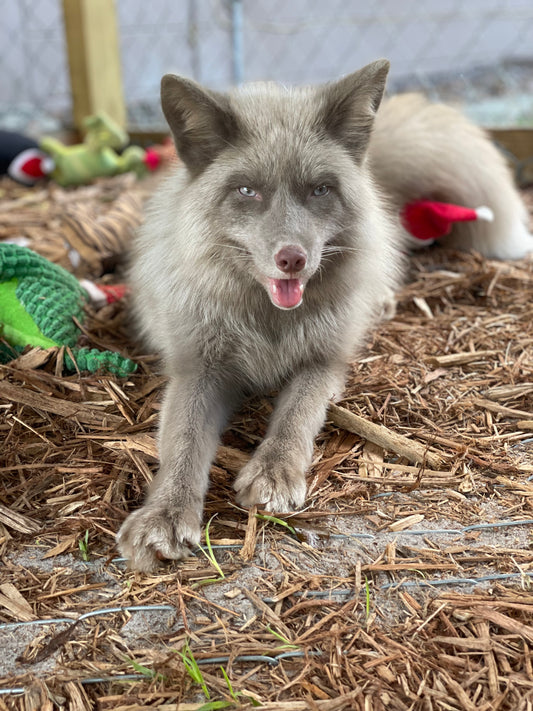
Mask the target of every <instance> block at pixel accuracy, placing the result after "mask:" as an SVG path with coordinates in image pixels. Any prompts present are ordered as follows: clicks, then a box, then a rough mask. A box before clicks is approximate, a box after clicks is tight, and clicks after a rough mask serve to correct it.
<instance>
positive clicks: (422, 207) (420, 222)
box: [400, 200, 494, 247]
mask: <svg viewBox="0 0 533 711" xmlns="http://www.w3.org/2000/svg"><path fill="white" fill-rule="evenodd" d="M400 217H401V221H402V224H403V226H404V227H405V229H406V230H407V231H408V232H409V234H410V235H411V236H412V237H414V240H413V246H416V247H423V246H427V245H430V244H433V242H434V241H435V240H436V239H438V238H439V237H444V236H445V235H447V234H449V233H450V232H451V230H452V227H453V225H454V223H455V222H472V221H473V220H486V221H487V222H492V221H493V220H494V213H493V212H492V210H491V209H490V207H485V206H482V207H478V208H475V209H473V208H470V207H463V206H462V205H452V204H451V203H447V202H436V201H434V200H416V201H415V202H410V203H408V204H407V205H406V206H405V207H404V209H403V210H402V212H401V215H400Z"/></svg>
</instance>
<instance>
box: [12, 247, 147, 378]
mask: <svg viewBox="0 0 533 711" xmlns="http://www.w3.org/2000/svg"><path fill="white" fill-rule="evenodd" d="M88 301H89V293H88V291H87V290H86V289H84V288H83V287H82V285H81V284H80V283H79V282H78V280H77V279H76V277H74V276H73V275H72V274H70V273H69V272H67V271H66V269H63V267H60V266H59V265H57V264H54V263H53V262H50V261H49V260H48V259H45V257H42V256H41V255H40V254H37V253H36V252H33V251H32V250H30V249H27V248H26V247H19V246H18V245H15V244H5V243H4V244H0V338H3V339H4V340H5V341H6V342H7V343H9V344H10V345H11V346H13V347H14V349H15V351H16V352H20V351H21V350H22V349H23V348H24V347H25V346H27V345H31V346H38V347H41V348H52V347H54V346H68V347H69V349H70V351H71V353H72V355H73V357H74V359H75V362H74V360H73V359H72V358H71V357H70V355H69V353H68V351H66V352H65V357H64V364H65V366H66V368H67V369H68V370H76V369H79V370H88V371H90V372H95V371H96V370H100V369H103V370H107V371H109V372H111V373H114V374H115V375H118V376H121V377H125V376H127V375H129V374H130V373H132V372H134V371H135V370H136V368H137V366H136V364H135V363H134V362H133V361H131V360H129V359H128V358H124V357H123V356H121V355H120V354H119V353H114V352H112V351H99V350H97V349H91V348H79V347H78V346H77V342H78V339H79V337H80V336H81V330H80V328H79V327H78V326H77V325H76V322H75V320H74V319H76V320H77V321H78V323H83V322H84V320H85V312H84V308H83V307H84V305H85V304H86V303H87V302H88ZM0 345H1V344H0ZM9 350H10V349H9V348H6V347H4V348H3V349H2V350H0V362H8V361H9V360H11V359H12V357H13V354H12V353H9Z"/></svg>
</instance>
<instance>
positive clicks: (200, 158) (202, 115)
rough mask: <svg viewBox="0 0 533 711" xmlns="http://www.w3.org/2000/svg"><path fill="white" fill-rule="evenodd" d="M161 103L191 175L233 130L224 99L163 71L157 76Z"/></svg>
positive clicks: (207, 163)
mask: <svg viewBox="0 0 533 711" xmlns="http://www.w3.org/2000/svg"><path fill="white" fill-rule="evenodd" d="M161 106H162V108H163V113H164V114H165V118H166V120H167V122H168V125H169V126H170V130H171V131H172V134H173V136H174V141H175V143H176V150H177V152H178V155H179V157H180V158H181V159H182V160H183V162H184V163H185V165H186V166H187V167H188V168H189V170H190V171H191V173H193V175H194V174H198V173H200V172H201V171H202V170H204V168H206V167H207V166H208V165H209V163H211V162H212V161H213V160H214V159H215V157H216V156H217V155H218V153H220V151H221V150H222V149H223V148H224V146H227V145H228V143H230V142H231V140H232V137H233V136H234V135H235V133H236V132H237V122H236V119H235V116H234V115H233V113H232V111H231V109H230V107H229V102H228V99H227V98H226V97H225V96H224V95H223V94H218V93H216V92H214V91H208V90H207V89H204V88H202V87H201V86H200V85H199V84H196V82H194V81H191V80H189V79H183V78H182V77H177V76H174V75H173V74H166V75H165V76H164V77H163V79H162V80H161Z"/></svg>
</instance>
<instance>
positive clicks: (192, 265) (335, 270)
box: [118, 60, 533, 571]
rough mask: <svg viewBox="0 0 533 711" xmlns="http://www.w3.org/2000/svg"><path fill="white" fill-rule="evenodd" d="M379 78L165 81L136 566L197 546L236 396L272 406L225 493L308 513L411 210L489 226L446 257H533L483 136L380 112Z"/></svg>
mask: <svg viewBox="0 0 533 711" xmlns="http://www.w3.org/2000/svg"><path fill="white" fill-rule="evenodd" d="M387 71H388V62H386V61H385V60H379V61H377V62H374V63H373V64H371V65H368V66H367V67H364V68H363V69H362V70H360V71H359V72H356V73H355V74H352V75H350V76H348V77H346V78H344V79H342V80H340V81H339V82H336V83H333V84H329V85H325V86H320V87H316V88H304V89H287V88H282V87H278V86H274V85H271V84H259V85H252V86H250V87H244V88H242V89H239V90H236V91H235V92H233V93H232V94H230V95H228V96H226V95H222V94H218V93H215V92H211V91H207V90H205V89H203V88H201V87H199V86H198V85H197V84H195V83H194V82H191V81H188V80H186V79H180V78H178V77H174V76H166V77H164V78H163V82H162V105H163V110H164V112H165V116H166V118H167V120H168V122H169V125H170V128H171V130H172V133H173V135H174V140H175V143H176V147H177V150H178V154H179V156H180V158H181V164H180V165H179V167H178V169H177V171H176V173H175V175H173V176H172V177H171V178H169V179H168V180H167V182H166V183H165V184H164V185H163V187H162V188H161V190H160V191H159V193H158V195H156V196H155V197H154V199H153V200H152V203H151V205H150V208H149V211H148V216H147V219H146V222H145V224H144V226H143V228H142V229H141V231H140V234H139V236H138V240H137V243H136V246H135V250H134V256H133V267H132V286H133V293H134V295H135V310H136V314H137V316H138V320H139V323H140V325H141V328H142V329H143V331H144V334H145V335H146V336H147V337H148V339H149V341H150V343H151V345H152V346H153V347H154V348H156V349H157V350H158V351H159V352H160V353H161V354H162V356H163V359H164V363H165V367H166V371H167V373H168V376H169V384H168V386H167V390H166V394H165V398H164V403H163V407H162V412H161V426H160V432H159V445H160V458H161V466H160V471H159V473H158V475H157V476H156V478H155V480H154V483H153V485H152V488H151V490H150V492H149V494H148V497H147V500H146V502H145V504H144V506H143V507H142V508H141V509H139V510H138V511H136V512H134V513H133V514H131V515H130V516H129V517H128V518H127V520H126V521H125V523H124V524H123V526H122V528H121V529H120V532H119V534H118V543H119V547H120V550H121V552H122V553H123V554H124V555H125V556H126V557H127V558H128V559H129V560H130V562H131V565H132V566H133V567H134V568H137V569H140V570H147V571H149V570H152V569H154V568H155V567H156V566H157V565H158V561H159V560H160V559H161V558H170V559H172V558H181V557H184V556H185V555H187V554H188V548H187V544H188V543H192V544H195V543H197V542H198V541H199V539H200V526H201V520H202V513H203V504H204V497H205V493H206V490H207V486H208V477H209V468H210V465H211V462H212V460H213V457H214V455H215V451H216V447H217V443H218V439H219V435H220V432H221V430H222V429H223V427H224V425H225V423H226V421H227V418H228V417H229V415H230V414H231V412H232V410H233V409H234V408H235V407H237V406H238V404H239V402H240V401H241V400H242V399H243V398H244V397H246V396H247V395H249V394H252V393H257V392H265V391H270V390H272V389H278V390H279V391H280V395H279V398H278V401H277V405H276V408H275V411H274V413H273V416H272V419H271V422H270V425H269V429H268V432H267V435H266V437H265V439H264V441H263V442H262V443H261V444H260V445H259V447H258V448H257V450H256V452H255V454H254V456H253V457H252V459H251V460H250V462H249V463H248V464H247V465H246V466H245V467H244V469H243V470H242V471H241V472H240V474H239V475H238V477H237V479H236V481H235V484H234V486H235V489H236V491H237V500H238V501H239V502H240V503H241V504H243V505H245V506H250V505H252V504H255V503H261V504H263V505H264V506H265V507H266V508H268V509H271V510H279V511H287V510H291V509H294V508H297V507H300V506H302V504H303V503H304V499H305V492H306V484H305V473H306V470H307V468H308V467H309V465H310V463H311V458H312V451H313V439H314V437H315V435H316V434H317V432H318V431H319V429H320V428H321V426H322V424H323V422H324V418H325V414H326V408H327V404H328V401H329V400H330V398H335V397H339V396H340V395H341V393H342V390H343V383H344V376H345V370H346V366H347V364H348V363H349V362H350V360H351V359H352V358H353V357H354V354H355V353H356V351H357V349H358V348H359V347H360V346H361V344H362V342H363V339H364V337H365V334H366V333H367V331H368V329H369V328H370V327H371V326H372V324H373V323H374V322H375V321H376V320H377V319H378V318H379V316H380V314H381V312H382V311H383V308H384V307H385V306H386V305H387V303H388V302H390V299H391V295H392V294H393V292H394V289H395V287H396V286H397V283H398V280H399V278H400V272H401V269H400V262H401V258H400V256H399V255H400V252H401V249H402V240H403V238H404V236H405V233H404V232H403V229H402V227H401V226H400V222H399V218H398V214H399V212H400V210H401V208H402V207H403V205H404V204H405V203H406V202H408V201H412V200H415V199H418V198H422V197H424V198H433V199H440V200H444V201H448V202H456V203H460V204H464V205H470V206H478V205H481V204H485V205H489V206H490V207H491V208H492V209H493V211H494V213H495V220H494V222H493V223H480V222H477V223H472V224H470V225H469V226H468V227H465V226H464V225H463V226H461V230H460V231H459V230H456V234H455V235H454V234H452V235H450V239H452V240H453V239H458V240H459V241H460V243H461V245H462V246H463V247H464V248H467V249H468V248H475V249H476V250H478V251H480V252H482V253H484V254H485V255H487V256H491V257H502V258H506V257H520V256H523V254H525V253H526V252H527V251H529V250H531V249H532V248H533V240H532V238H531V237H530V235H529V234H528V232H527V229H526V227H525V210H524V208H523V206H522V203H521V201H520V198H519V196H518V193H517V192H516V190H515V188H514V186H513V184H512V179H511V176H510V174H509V171H508V169H507V168H506V166H505V163H504V160H503V158H502V157H501V156H500V154H499V153H498V152H497V150H496V149H495V148H493V146H492V145H491V143H490V142H489V140H488V139H487V138H486V137H485V135H484V133H483V132H482V131H481V130H479V129H478V128H476V127H474V126H473V125H472V124H471V123H470V122H468V121H467V120H466V119H464V118H463V117H462V116H461V115H460V114H459V113H457V112H456V111H454V110H453V109H450V108H447V107H443V106H438V105H431V104H429V103H428V102H426V101H425V100H424V99H422V98H420V97H417V96H405V97H395V98H393V99H391V100H390V101H389V102H387V103H386V104H385V105H384V106H383V107H382V108H381V109H380V110H379V111H378V108H379V106H380V102H381V98H382V94H383V90H384V86H385V80H386V75H387ZM376 114H377V118H376Z"/></svg>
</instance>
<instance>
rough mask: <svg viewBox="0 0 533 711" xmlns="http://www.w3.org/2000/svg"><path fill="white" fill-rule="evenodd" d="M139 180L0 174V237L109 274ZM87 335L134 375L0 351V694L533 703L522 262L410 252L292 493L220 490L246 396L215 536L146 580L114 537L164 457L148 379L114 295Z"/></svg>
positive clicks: (532, 378)
mask: <svg viewBox="0 0 533 711" xmlns="http://www.w3.org/2000/svg"><path fill="white" fill-rule="evenodd" d="M152 187H153V186H152V184H151V183H148V184H143V183H141V184H137V183H134V182H133V181H131V180H130V179H129V178H127V177H126V178H125V177H121V178H117V179H112V180H107V181H103V182H101V183H98V184H96V185H94V186H91V187H87V188H81V189H78V190H74V191H65V190H62V189H60V188H57V187H54V186H49V187H46V188H42V189H41V188H38V189H35V188H34V189H31V190H27V189H24V188H21V187H18V186H16V185H15V184H13V183H10V182H8V181H4V182H3V183H1V184H0V239H6V238H10V239H20V238H24V240H25V243H27V244H29V245H30V246H32V247H33V248H34V249H36V250H37V251H40V252H41V253H42V254H44V255H45V256H47V257H48V258H51V259H53V260H54V261H57V262H58V263H61V264H63V266H66V267H68V268H69V269H71V270H72V271H74V272H75V273H76V275H77V276H90V277H92V278H97V279H100V280H102V281H107V282H113V281H116V280H119V279H120V276H121V275H120V269H121V266H120V264H121V255H122V253H123V251H124V250H125V249H126V247H127V244H128V241H129V239H130V238H131V232H132V230H133V229H134V227H135V225H136V224H137V223H138V222H139V221H140V219H141V218H142V204H143V200H144V198H145V197H146V195H147V194H148V193H149V191H150V190H151V189H152ZM524 195H525V199H526V201H528V203H529V204H530V205H533V193H531V192H529V193H528V192H525V193H524ZM110 269H111V272H109V270H110ZM85 338H86V339H87V341H88V342H89V343H91V344H94V345H96V346H98V347H101V348H108V349H111V350H118V351H120V352H121V353H123V354H124V355H127V356H129V357H132V358H134V359H135V360H136V362H137V363H138V364H139V369H138V372H137V373H136V374H134V375H132V376H130V377H129V378H128V379H127V380H125V379H122V380H121V379H118V378H115V377H113V376H109V375H104V374H96V375H94V374H93V375H84V374H81V375H80V374H74V375H64V374H63V373H62V372H61V370H60V367H59V365H60V362H61V361H60V357H61V354H60V353H58V352H56V351H46V352H42V351H37V350H33V351H32V350H28V351H27V352H25V353H24V354H23V355H22V356H20V357H19V358H18V359H17V360H14V361H12V362H10V363H9V364H7V365H4V366H0V437H1V440H2V446H1V451H0V471H1V472H2V486H1V496H0V556H1V568H0V570H1V573H0V649H2V650H3V653H2V655H0V692H1V693H0V709H5V708H10V709H11V708H16V709H31V708H42V709H52V708H59V707H64V708H71V709H90V708H99V709H110V710H111V709H113V711H117V710H118V709H121V710H124V711H125V710H126V709H128V710H130V711H133V709H146V708H154V707H157V708H161V709H166V710H169V711H170V710H171V709H172V710H174V709H181V710H182V711H185V710H190V711H191V710H192V709H199V708H201V707H202V706H203V705H205V704H208V703H211V702H217V701H218V702H220V703H219V704H218V705H216V704H214V703H213V705H212V706H209V705H207V706H205V708H206V709H209V708H223V707H227V708H238V707H239V705H242V707H244V708H247V707H252V705H258V704H261V705H262V708H265V709H272V710H273V709H280V710H281V709H287V710H291V711H292V710H293V709H294V710H298V709H310V710H316V709H320V710H324V711H325V710H326V709H327V710H329V711H333V710H336V711H343V710H344V709H357V710H360V711H363V710H364V711H381V710H383V709H392V710H394V711H396V710H398V711H404V710H405V711H407V710H408V709H409V710H413V711H415V710H420V711H422V710H424V711H426V710H427V711H433V710H435V711H437V710H439V711H440V710H441V709H451V710H461V711H462V710H464V709H467V710H468V711H470V710H473V709H485V710H486V711H489V710H490V711H493V710H504V709H512V710H513V711H526V710H531V709H533V655H532V646H533V624H532V619H533V615H532V612H533V592H532V576H533V549H532V545H531V544H532V538H531V531H532V528H533V527H532V521H533V481H532V476H533V457H532V454H531V453H532V449H531V446H532V442H533V409H532V401H533V349H532V346H533V268H532V262H531V261H527V260H526V261H522V262H513V263H499V262H494V261H487V260H485V259H482V258H481V257H479V256H477V255H467V254H460V253H457V252H450V251H446V250H444V249H439V248H437V249H433V250H428V251H426V252H421V253H418V254H416V255H415V256H414V257H413V259H412V263H411V275H410V279H409V281H408V283H407V284H406V286H405V288H404V289H403V290H402V292H401V293H400V294H399V301H398V312H397V315H396V316H395V318H394V319H392V320H390V321H388V322H385V323H382V324H380V325H378V326H377V327H376V329H375V331H374V332H373V333H372V334H371V335H370V336H369V339H368V343H367V346H366V348H365V350H364V351H363V352H362V353H361V354H360V356H359V358H358V359H357V360H355V361H354V363H353V365H352V368H351V375H350V379H349V383H348V386H347V389H346V393H345V398H344V400H343V401H342V402H341V403H339V405H340V407H339V408H332V409H331V411H330V415H329V416H330V418H331V419H330V421H329V422H328V424H327V425H326V426H325V428H324V430H323V432H322V434H321V435H320V436H319V437H318V439H317V442H316V447H315V459H314V464H313V467H312V470H311V471H310V473H309V480H308V483H309V492H310V493H309V497H308V504H309V505H308V507H307V508H306V509H305V510H304V511H303V512H300V513H297V514H294V515H291V516H278V517H271V516H269V515H268V513H265V512H262V511H257V510H255V509H253V510H251V511H243V510H240V509H239V508H237V507H236V506H235V504H234V497H233V494H232V489H231V481H232V477H233V475H234V473H235V471H236V470H237V469H238V467H239V466H240V465H241V464H242V462H243V461H245V459H246V457H247V456H248V455H249V453H250V451H252V450H253V447H254V446H255V445H256V444H257V442H258V441H259V439H260V437H261V436H262V434H263V433H264V430H265V426H266V422H267V419H268V416H269V413H270V412H271V409H272V399H271V398H263V399H260V400H253V401H250V402H248V403H246V405H245V406H244V408H243V409H242V411H241V412H240V413H238V415H236V417H235V419H234V421H233V423H232V425H231V427H230V428H229V429H228V431H227V433H226V434H225V435H224V440H223V445H222V446H221V448H220V450H219V453H218V456H217V460H216V462H215V464H214V465H213V469H212V484H211V488H210V490H209V494H208V500H207V508H206V515H205V523H206V526H207V522H208V521H210V523H209V524H208V527H207V542H208V543H209V546H210V547H211V551H210V550H209V546H208V545H206V544H204V545H203V549H204V550H203V551H202V550H199V551H197V552H196V555H195V556H194V557H192V558H190V559H189V560H187V561H185V562H184V563H181V564H176V565H171V566H170V567H168V568H162V569H161V572H160V574H158V575H155V576H141V575H138V574H135V573H131V572H128V571H127V569H126V566H125V564H124V562H123V561H121V560H120V559H117V557H116V556H117V552H116V550H115V548H114V532H115V531H116V530H117V529H118V527H119V525H120V523H121V521H122V520H123V519H124V517H125V515H126V513H127V511H129V510H131V509H132V508H133V507H135V506H137V505H138V504H139V502H140V501H141V499H142V496H143V491H144V489H145V487H146V485H147V484H148V482H149V481H150V480H151V478H152V476H153V474H154V472H155V470H156V467H157V446H156V439H155V431H156V422H157V416H158V411H159V407H160V401H161V392H162V388H163V386H164V377H163V376H162V375H161V372H160V370H159V363H158V360H157V356H156V355H154V354H152V353H146V352H145V351H143V350H142V346H140V345H139V344H138V343H136V342H135V341H134V339H133V338H132V337H131V331H130V329H129V328H128V321H127V304H124V303H122V302H121V303H118V304H111V305H109V306H106V307H104V308H103V309H101V310H100V311H98V312H97V313H92V314H91V315H90V319H89V322H88V327H87V329H86V334H85ZM351 415H352V416H351ZM354 416H355V417H354ZM204 553H205V555H204ZM139 608H140V609H139ZM22 623H24V624H22ZM184 656H185V657H186V659H187V660H188V662H184ZM221 667H222V669H221ZM187 668H189V671H187ZM225 675H227V678H228V679H229V682H228V681H227V680H226V678H225ZM7 692H9V693H7ZM222 702H226V706H224V705H223V703H222Z"/></svg>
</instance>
